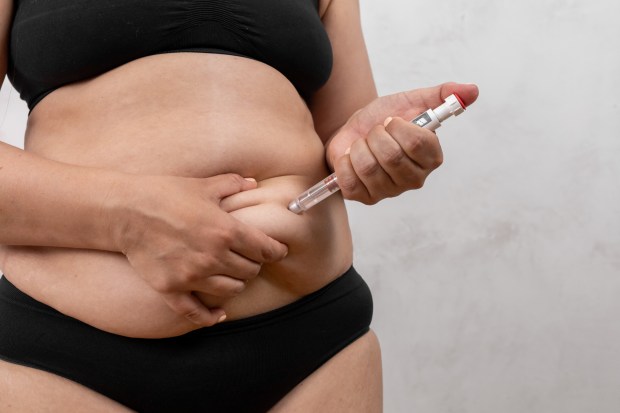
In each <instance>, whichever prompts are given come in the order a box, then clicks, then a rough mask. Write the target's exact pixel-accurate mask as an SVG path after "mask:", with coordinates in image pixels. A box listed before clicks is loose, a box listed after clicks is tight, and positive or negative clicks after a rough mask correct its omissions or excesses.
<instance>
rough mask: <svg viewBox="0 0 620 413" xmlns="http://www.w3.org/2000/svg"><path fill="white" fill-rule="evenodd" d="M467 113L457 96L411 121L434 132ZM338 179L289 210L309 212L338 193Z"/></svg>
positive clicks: (333, 177) (323, 183)
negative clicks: (455, 117)
mask: <svg viewBox="0 0 620 413" xmlns="http://www.w3.org/2000/svg"><path fill="white" fill-rule="evenodd" d="M463 111H465V104H464V103H463V101H462V100H461V98H460V97H459V96H458V95H457V94H453V95H450V96H448V97H447V98H446V99H445V102H444V103H443V104H441V105H440V106H438V107H436V108H435V109H429V110H427V111H426V112H424V113H422V114H421V115H420V116H418V117H417V118H415V119H414V120H412V121H411V123H415V124H416V125H418V126H421V127H423V128H425V129H430V130H432V131H434V130H435V129H437V128H438V127H440V126H441V122H443V121H444V120H446V119H448V118H449V117H450V116H452V115H454V116H458V115H460V114H461V113H463ZM339 190H340V187H339V186H338V177H337V176H336V174H335V173H333V174H331V175H330V176H328V177H327V178H325V179H323V180H322V181H321V182H319V183H317V184H316V185H314V186H313V187H312V188H310V189H308V190H307V191H306V192H304V193H302V194H301V195H299V196H298V197H297V198H295V199H293V200H292V201H291V203H290V204H288V209H289V210H290V211H292V212H294V213H296V214H301V213H302V212H303V211H307V210H309V209H310V208H312V207H313V206H315V205H316V204H318V203H319V202H321V201H322V200H324V199H325V198H327V197H328V196H330V195H331V194H333V193H334V192H338V191H339Z"/></svg>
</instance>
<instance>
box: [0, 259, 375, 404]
mask: <svg viewBox="0 0 620 413" xmlns="http://www.w3.org/2000/svg"><path fill="white" fill-rule="evenodd" d="M371 318H372V297H371V295H370V291H369V289H368V286H367V285H366V283H365V282H364V281H363V280H362V278H361V277H360V276H359V274H358V273H357V272H356V271H355V270H354V269H353V268H350V269H349V270H348V271H347V272H346V273H345V274H344V275H343V276H341V277H339V278H338V279H336V280H335V281H333V282H332V283H330V284H328V285H327V286H325V287H323V288H322V289H320V290H318V291H316V292H314V293H312V294H310V295H308V296H306V297H303V298H302V299H300V300H298V301H296V302H294V303H292V304H289V305H287V306H285V307H282V308H279V309H276V310H273V311H270V312H267V313H264V314H260V315H256V316H252V317H249V318H246V319H242V320H235V321H231V322H225V323H222V324H218V325H216V326H214V327H208V328H203V329H199V330H195V331H192V332H190V333H188V334H185V335H182V336H179V337H172V338H165V339H136V338H127V337H123V336H119V335H114V334H110V333H106V332H103V331H101V330H98V329H95V328H93V327H91V326H89V325H87V324H84V323H82V322H81V321H78V320H76V319H74V318H71V317H67V316H65V315H63V314H61V313H59V312H58V311H56V310H54V309H53V308H51V307H49V306H47V305H45V304H42V303H40V302H38V301H36V300H34V299H32V298H31V297H29V296H28V295H26V294H24V293H23V292H21V291H20V290H18V289H17V288H16V287H15V286H14V285H13V284H11V283H10V282H9V281H8V280H7V279H6V278H5V277H2V279H0V358H2V359H4V360H6V361H9V362H12V363H16V364H20V365H24V366H29V367H34V368H36V369H40V370H45V371H49V372H51V373H54V374H56V375H59V376H62V377H66V378H68V379H70V380H73V381H75V382H78V383H81V384H82V385H84V386H87V387H89V388H91V389H93V390H95V391H96V392H99V393H101V394H103V395H105V396H107V397H109V398H111V399H114V400H116V401H118V402H119V403H121V404H123V405H125V406H127V407H129V408H131V409H134V410H137V411H139V412H145V413H150V412H205V411H212V412H235V413H242V412H265V411H267V410H269V409H270V408H271V407H272V406H273V405H275V404H276V403H277V402H278V401H279V400H280V399H282V397H284V396H285V395H286V394H287V393H288V392H290V391H291V390H292V389H293V388H294V387H295V386H296V385H297V384H299V383H300V382H301V381H302V380H303V379H304V378H306V377H308V376H309V375H310V374H311V373H312V372H314V371H315V370H316V369H317V368H319V367H320V366H321V365H322V364H323V363H325V362H326V361H327V360H328V359H329V358H330V357H332V356H333V355H335V354H336V353H338V352H339V351H340V350H342V349H343V348H344V347H346V346H347V345H348V344H350V343H351V342H353V341H355V340H356V339H357V338H359V337H360V336H362V335H363V334H364V333H366V332H367V331H368V329H369V325H370V321H371Z"/></svg>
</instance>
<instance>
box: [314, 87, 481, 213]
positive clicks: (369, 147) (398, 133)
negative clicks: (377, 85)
mask: <svg viewBox="0 0 620 413" xmlns="http://www.w3.org/2000/svg"><path fill="white" fill-rule="evenodd" d="M453 93H457V94H458V95H459V97H460V98H461V99H462V100H463V101H464V103H465V104H466V105H467V106H469V105H471V104H472V103H473V102H474V101H475V100H476V98H477V97H478V87H477V86H476V85H472V84H457V83H444V84H442V85H439V86H436V87H432V88H427V89H416V90H412V91H408V92H401V93H397V94H395V95H390V96H384V97H380V98H377V99H376V100H374V101H373V102H371V103H370V104H369V105H368V106H366V107H365V108H363V109H361V110H359V111H357V112H356V113H355V114H353V116H351V118H350V119H349V120H348V121H347V123H345V125H344V126H343V127H342V128H341V129H340V130H339V131H338V132H337V133H336V134H335V135H334V136H333V137H332V138H331V139H330V141H329V142H328V144H327V149H326V156H327V162H328V163H329V165H330V166H332V167H333V169H334V171H335V172H336V176H337V177H338V185H339V186H340V189H341V190H342V194H343V196H344V197H345V198H346V199H351V200H356V201H360V202H362V203H364V204H375V203H377V202H379V201H380V200H382V199H384V198H390V197H394V196H397V195H399V194H401V193H403V192H405V191H407V190H410V189H418V188H421V187H422V185H423V184H424V181H425V180H426V177H427V176H428V175H429V174H430V173H431V172H432V171H433V170H435V169H436V168H437V167H439V165H441V163H442V161H443V155H442V151H441V146H440V144H439V140H438V139H437V135H435V133H434V132H431V131H429V130H427V129H424V128H421V127H419V126H417V125H414V124H412V123H410V122H409V121H406V120H404V119H413V118H414V117H415V116H417V115H419V114H420V113H422V112H424V111H426V110H427V109H429V108H434V107H437V106H439V105H440V104H442V103H443V102H444V99H445V98H446V97H448V96H449V95H451V94H453ZM390 118H391V119H390Z"/></svg>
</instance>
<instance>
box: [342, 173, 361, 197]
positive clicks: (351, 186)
mask: <svg viewBox="0 0 620 413" xmlns="http://www.w3.org/2000/svg"><path fill="white" fill-rule="evenodd" d="M358 185H359V184H358V180H357V178H356V177H355V176H344V177H342V178H341V177H339V178H338V186H339V187H340V189H341V190H342V192H343V193H345V194H353V193H355V190H356V189H357V187H358Z"/></svg>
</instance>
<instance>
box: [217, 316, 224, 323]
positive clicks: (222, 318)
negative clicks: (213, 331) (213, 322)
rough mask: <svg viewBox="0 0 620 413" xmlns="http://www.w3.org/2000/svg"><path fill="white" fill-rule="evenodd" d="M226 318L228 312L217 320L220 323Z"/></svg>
mask: <svg viewBox="0 0 620 413" xmlns="http://www.w3.org/2000/svg"><path fill="white" fill-rule="evenodd" d="M224 320H226V314H223V315H222V316H221V317H220V319H219V320H217V322H218V323H221V322H222V321H224Z"/></svg>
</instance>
